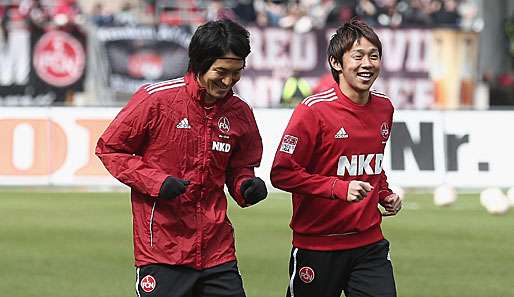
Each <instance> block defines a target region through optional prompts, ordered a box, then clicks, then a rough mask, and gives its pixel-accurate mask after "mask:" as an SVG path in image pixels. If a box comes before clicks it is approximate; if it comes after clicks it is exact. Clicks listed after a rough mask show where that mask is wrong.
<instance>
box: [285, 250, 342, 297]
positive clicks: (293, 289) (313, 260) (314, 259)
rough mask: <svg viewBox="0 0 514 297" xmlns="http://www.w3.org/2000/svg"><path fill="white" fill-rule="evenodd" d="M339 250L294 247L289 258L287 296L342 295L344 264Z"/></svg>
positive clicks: (324, 296)
mask: <svg viewBox="0 0 514 297" xmlns="http://www.w3.org/2000/svg"><path fill="white" fill-rule="evenodd" d="M337 253H338V252H332V251H310V250H303V249H298V248H293V250H292V252H291V258H290V260H289V277H290V280H289V287H288V288H287V293H286V296H287V297H340V296H341V291H342V288H343V284H344V265H343V267H341V263H339V262H338V261H337V259H338V256H337Z"/></svg>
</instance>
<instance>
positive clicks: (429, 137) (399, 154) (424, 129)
mask: <svg viewBox="0 0 514 297" xmlns="http://www.w3.org/2000/svg"><path fill="white" fill-rule="evenodd" d="M419 135H420V137H419V142H414V140H412V137H411V134H410V132H409V129H408V128H407V125H406V124H405V123H404V122H395V123H393V129H392V133H391V169H392V170H405V152H406V151H407V150H411V151H412V154H413V155H414V160H415V161H416V163H417V165H418V167H419V169H420V170H422V171H433V170H435V161H434V123H429V122H420V123H419Z"/></svg>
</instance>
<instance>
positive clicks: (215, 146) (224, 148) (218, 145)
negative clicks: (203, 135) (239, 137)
mask: <svg viewBox="0 0 514 297" xmlns="http://www.w3.org/2000/svg"><path fill="white" fill-rule="evenodd" d="M212 150H213V151H218V152H225V153H228V152H229V151H230V143H223V142H217V141H213V142H212Z"/></svg>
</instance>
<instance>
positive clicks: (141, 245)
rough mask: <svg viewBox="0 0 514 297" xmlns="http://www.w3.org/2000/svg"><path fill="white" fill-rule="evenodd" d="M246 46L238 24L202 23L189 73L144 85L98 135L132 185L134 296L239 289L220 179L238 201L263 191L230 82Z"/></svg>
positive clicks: (251, 131)
mask: <svg viewBox="0 0 514 297" xmlns="http://www.w3.org/2000/svg"><path fill="white" fill-rule="evenodd" d="M249 53H250V43H249V33H248V31H246V30H245V29H244V28H242V27H241V26H240V25H238V24H236V23H234V22H232V21H229V20H222V21H213V22H208V23H206V24H204V25H202V26H200V27H199V28H198V29H197V30H196V32H195V34H194V35H193V37H192V39H191V43H190V45H189V70H188V73H187V74H186V75H185V76H184V77H181V78H176V79H172V80H169V81H163V82H159V83H153V84H148V85H144V86H142V87H141V88H140V89H139V90H138V91H136V93H135V94H134V96H133V97H132V99H131V100H130V101H129V102H128V104H127V105H126V106H125V107H124V108H123V109H122V110H121V112H120V113H119V114H118V115H117V116H116V118H115V119H114V120H113V121H112V123H111V124H110V125H109V127H108V128H107V130H106V131H105V132H104V134H103V135H102V136H101V137H100V139H99V140H98V144H97V148H96V154H97V156H98V157H99V158H100V159H101V160H102V162H103V164H104V165H105V167H106V168H107V170H109V172H110V173H111V174H112V175H113V176H114V177H116V178H117V179H118V180H120V181H121V182H122V183H124V184H126V185H128V186H129V187H130V188H131V200H132V214H133V232H134V255H135V265H136V267H137V269H136V277H137V279H136V281H137V283H136V290H137V295H138V296H139V297H141V296H158V297H172V296H173V297H179V296H180V297H182V296H184V297H185V296H195V297H196V296H198V297H200V296H201V297H208V296H216V297H222V296H226V297H243V296H245V293H244V290H243V285H242V280H241V276H240V274H239V271H238V268H237V263H236V257H235V248H234V234H233V228H232V225H231V223H230V221H229V219H228V218H227V214H226V212H227V199H226V197H225V193H224V185H225V184H226V186H227V188H228V190H229V192H230V194H231V196H232V197H233V198H234V199H235V201H236V202H237V203H238V204H239V205H240V206H242V207H246V206H250V205H253V204H255V203H257V202H259V201H261V200H262V199H264V198H265V197H266V195H267V190H266V186H265V184H264V182H263V181H262V179H260V178H258V177H255V174H254V168H255V167H257V166H259V164H260V161H261V157H262V140H261V136H260V134H259V130H258V129H257V124H256V122H255V118H254V115H253V111H252V108H251V107H250V106H249V105H248V104H247V103H246V102H245V101H243V100H242V99H241V98H240V97H238V96H237V95H235V94H234V93H233V92H232V87H233V86H234V84H235V83H236V82H237V81H238V80H239V79H240V76H241V71H242V70H243V68H244V66H245V59H246V57H247V56H248V54H249Z"/></svg>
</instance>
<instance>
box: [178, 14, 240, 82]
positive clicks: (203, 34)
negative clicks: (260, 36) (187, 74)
mask: <svg viewBox="0 0 514 297" xmlns="http://www.w3.org/2000/svg"><path fill="white" fill-rule="evenodd" d="M229 52H232V53H233V54H235V55H236V56H238V57H240V58H241V59H242V60H243V61H244V60H245V59H246V57H247V56H248V55H249V54H250V33H249V32H248V31H247V30H246V29H245V28H243V27H242V26H241V25H239V24H238V23H236V22H234V21H231V20H228V19H223V20H217V21H210V22H207V23H205V24H203V25H201V26H200V27H198V29H197V30H196V31H195V33H194V34H193V37H192V38H191V42H190V44H189V66H188V70H189V71H192V72H193V73H194V74H197V75H198V74H204V73H205V72H207V70H209V68H210V67H211V65H212V64H213V63H214V62H215V61H216V59H219V58H221V57H223V56H225V55H226V54H228V53H229Z"/></svg>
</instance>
